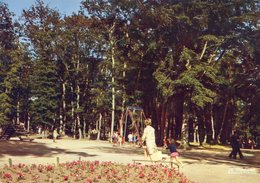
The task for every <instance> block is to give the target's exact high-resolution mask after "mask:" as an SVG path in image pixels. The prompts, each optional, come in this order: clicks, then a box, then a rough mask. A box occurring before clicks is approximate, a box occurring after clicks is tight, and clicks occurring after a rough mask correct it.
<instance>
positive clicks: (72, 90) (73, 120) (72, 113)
mask: <svg viewBox="0 0 260 183" xmlns="http://www.w3.org/2000/svg"><path fill="white" fill-rule="evenodd" d="M71 93H72V97H71V120H72V128H71V130H72V133H73V138H74V139H76V126H77V125H76V120H75V119H74V113H75V112H74V111H75V108H74V101H73V100H74V89H73V87H72V86H71Z"/></svg>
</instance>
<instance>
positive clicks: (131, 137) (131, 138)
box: [127, 132, 133, 144]
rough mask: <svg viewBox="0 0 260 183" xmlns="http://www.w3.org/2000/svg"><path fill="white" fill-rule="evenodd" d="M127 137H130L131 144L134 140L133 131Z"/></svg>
mask: <svg viewBox="0 0 260 183" xmlns="http://www.w3.org/2000/svg"><path fill="white" fill-rule="evenodd" d="M127 137H128V142H129V143H130V144H132V142H133V134H132V132H131V133H129V134H128V136H127Z"/></svg>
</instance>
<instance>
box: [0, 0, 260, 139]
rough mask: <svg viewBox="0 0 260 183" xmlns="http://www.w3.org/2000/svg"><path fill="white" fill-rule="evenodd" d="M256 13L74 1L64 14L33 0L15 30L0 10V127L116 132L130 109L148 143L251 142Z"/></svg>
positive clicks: (197, 4)
mask: <svg viewBox="0 0 260 183" xmlns="http://www.w3.org/2000/svg"><path fill="white" fill-rule="evenodd" d="M259 15H260V14H259V3H258V2H257V1H252V0H250V1H249V0H248V1H244V0H243V1H242V0H230V1H226V0H219V1H209V0H207V1H196V0H190V1H178V0H171V1H166V0H161V1H160V0H158V1H145V0H139V1H129V0H122V1H112V0H95V1H93V0H84V1H82V3H81V10H80V11H78V12H74V13H73V14H72V15H70V16H67V15H66V16H61V14H60V13H59V12H58V11H57V10H54V9H51V8H50V7H48V5H46V4H45V3H44V1H41V0H38V1H36V3H35V4H34V5H33V6H31V7H30V8H29V9H25V10H23V14H22V16H21V18H22V21H23V24H22V23H21V22H14V21H13V13H12V12H10V11H9V9H8V7H7V5H6V4H4V3H1V4H0V22H1V24H0V35H1V36H0V56H1V57H0V103H1V105H0V124H1V125H4V124H11V123H20V122H24V123H25V124H26V127H27V129H32V130H36V128H37V127H39V126H42V127H43V128H49V129H52V128H54V127H58V128H59V131H60V133H61V134H67V135H71V136H73V137H74V138H86V136H87V134H88V131H89V130H90V129H93V128H95V129H97V130H98V131H99V132H102V134H106V133H109V132H110V133H112V132H113V130H119V131H122V129H120V128H122V124H121V122H122V116H123V114H124V110H125V109H126V107H127V106H132V105H133V106H140V107H142V108H143V109H144V113H145V114H146V116H149V117H151V118H152V122H153V126H154V127H155V129H156V136H157V141H158V143H162V140H163V138H164V136H167V137H174V138H176V139H183V138H185V134H187V136H188V141H194V140H197V141H199V142H200V143H201V144H202V142H204V141H206V142H208V143H212V142H215V143H219V142H221V143H224V144H225V143H226V142H227V141H228V140H229V136H230V134H231V132H232V130H236V129H239V130H240V131H241V132H242V133H243V134H247V135H250V136H253V137H256V136H259V135H260V115H259V110H260V108H259V107H260V88H259V86H260V83H259V82H260V66H259V60H260V58H259V55H260V50H259V42H260V41H259V38H260V37H259V36H260V35H259ZM120 121H121V122H120ZM194 134H198V135H199V138H198V139H196V138H195V135H194Z"/></svg>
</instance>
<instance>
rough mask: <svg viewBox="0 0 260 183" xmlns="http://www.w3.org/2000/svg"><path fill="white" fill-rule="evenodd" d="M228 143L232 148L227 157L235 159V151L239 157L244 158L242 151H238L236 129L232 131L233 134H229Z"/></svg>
mask: <svg viewBox="0 0 260 183" xmlns="http://www.w3.org/2000/svg"><path fill="white" fill-rule="evenodd" d="M230 145H231V147H232V150H231V152H230V154H229V156H228V157H229V158H234V159H236V158H237V153H238V154H239V157H240V159H244V156H243V154H242V152H241V151H240V145H239V136H238V134H237V132H236V131H234V133H233V135H232V136H231V139H230Z"/></svg>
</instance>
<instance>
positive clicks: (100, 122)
mask: <svg viewBox="0 0 260 183" xmlns="http://www.w3.org/2000/svg"><path fill="white" fill-rule="evenodd" d="M101 126H102V114H101V113H99V119H98V124H97V126H96V129H97V130H98V134H97V140H100V133H101Z"/></svg>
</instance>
